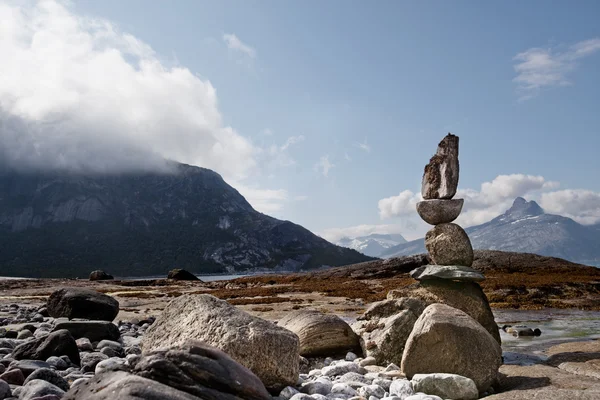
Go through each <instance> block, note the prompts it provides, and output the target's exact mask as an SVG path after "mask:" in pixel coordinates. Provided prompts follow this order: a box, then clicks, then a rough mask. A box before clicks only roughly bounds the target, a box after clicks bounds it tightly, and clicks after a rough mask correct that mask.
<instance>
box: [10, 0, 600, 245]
mask: <svg viewBox="0 0 600 400" xmlns="http://www.w3.org/2000/svg"><path fill="white" fill-rule="evenodd" d="M599 16H600V3H598V2H597V1H579V2H577V7H574V6H573V5H572V4H571V3H570V2H567V1H563V2H552V3H549V2H547V1H528V2H521V1H504V2H501V3H498V2H476V1H458V0H457V1H453V2H444V1H392V0H389V1H388V0H381V1H378V2H366V1H355V0H328V1H320V0H305V1H279V0H262V1H253V0H237V1H231V0H221V1H204V0H189V1H186V0H178V1H176V2H161V1H153V2H150V1H143V0H127V1H118V0H103V1H95V0H80V1H77V0H75V1H71V2H63V1H54V0H48V1H40V2H34V1H16V0H0V60H1V61H0V157H1V158H0V161H4V162H6V163H8V164H9V165H11V166H13V167H18V168H37V169H59V170H60V169H68V170H75V171H84V172H88V173H119V172H123V171H129V170H136V169H144V170H146V169H157V170H160V169H164V168H166V167H165V163H164V160H165V159H171V160H176V161H180V162H186V163H189V164H193V165H198V166H202V167H206V168H210V169H213V170H215V171H217V172H218V173H220V174H221V175H222V176H223V178H224V179H225V180H226V181H227V182H228V183H230V184H231V185H232V186H234V187H235V188H236V189H238V190H239V191H240V193H242V194H243V195H244V196H245V197H246V198H247V200H248V201H249V202H250V203H251V204H252V205H253V206H254V207H255V208H256V209H257V210H259V211H261V212H264V213H266V214H269V215H272V216H275V217H277V218H281V219H286V220H291V221H293V222H295V223H298V224H300V225H303V226H304V227H306V228H308V229H310V230H312V231H313V232H315V233H317V234H319V235H322V236H323V237H325V238H326V239H328V240H332V241H336V240H338V239H339V238H340V237H342V236H345V235H348V236H360V235H365V234H369V233H401V234H402V235H404V236H405V237H406V238H407V239H416V238H418V237H422V236H423V234H424V233H425V232H426V231H427V229H428V226H427V225H426V224H425V223H424V222H422V221H420V219H419V218H418V216H417V215H416V211H415V204H416V202H417V201H419V200H420V184H421V178H422V174H423V168H424V166H425V164H426V163H427V162H428V161H429V158H430V157H431V156H432V155H433V154H434V153H435V150H436V147H437V143H438V142H439V141H440V140H441V139H442V138H443V137H444V136H445V135H446V134H447V133H448V132H452V133H454V134H456V135H458V136H459V137H460V163H461V170H460V182H459V193H458V195H457V197H462V198H465V206H464V209H463V214H462V215H461V217H460V218H459V219H458V223H460V224H461V225H463V226H465V227H467V226H471V225H475V224H479V223H483V222H486V221H488V220H490V219H492V218H493V217H495V216H497V215H499V214H500V213H502V212H503V211H504V210H505V209H507V208H508V207H509V206H510V204H511V203H512V201H513V200H514V198H515V197H517V196H523V197H525V198H527V199H529V200H536V201H538V202H539V203H540V205H541V206H542V207H543V208H544V209H545V210H546V211H547V212H551V213H556V214H560V215H565V216H568V217H571V218H574V219H575V220H576V221H578V222H580V223H584V224H595V223H600V180H599V179H598V173H599V172H600V157H598V149H599V148H600V90H599V88H600V24H599V23H598V17H599Z"/></svg>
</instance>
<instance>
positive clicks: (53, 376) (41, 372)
mask: <svg viewBox="0 0 600 400" xmlns="http://www.w3.org/2000/svg"><path fill="white" fill-rule="evenodd" d="M34 379H41V380H43V381H46V382H50V383H51V384H53V385H54V386H56V387H58V388H59V389H62V390H64V391H65V392H66V391H67V390H69V388H70V387H69V383H68V382H67V381H66V380H65V379H64V378H63V377H62V376H60V375H59V374H58V373H56V372H55V371H53V370H51V369H48V368H40V369H37V370H35V371H33V372H32V373H31V375H29V376H28V377H27V379H25V385H27V383H29V382H31V381H32V380H34Z"/></svg>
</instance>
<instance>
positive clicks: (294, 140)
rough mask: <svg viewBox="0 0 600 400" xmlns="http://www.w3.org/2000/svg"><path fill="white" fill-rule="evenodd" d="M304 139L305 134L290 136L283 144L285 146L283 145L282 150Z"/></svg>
mask: <svg viewBox="0 0 600 400" xmlns="http://www.w3.org/2000/svg"><path fill="white" fill-rule="evenodd" d="M303 141H304V135H300V136H290V137H289V138H287V140H286V141H285V143H284V144H283V146H281V150H282V151H285V150H287V149H289V148H290V146H293V145H295V144H296V143H300V142H303Z"/></svg>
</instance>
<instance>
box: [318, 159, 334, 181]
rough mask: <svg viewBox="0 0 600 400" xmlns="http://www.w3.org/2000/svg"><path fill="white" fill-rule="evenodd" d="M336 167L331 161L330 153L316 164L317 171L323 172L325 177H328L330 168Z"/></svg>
mask: <svg viewBox="0 0 600 400" xmlns="http://www.w3.org/2000/svg"><path fill="white" fill-rule="evenodd" d="M334 167H335V164H332V163H331V162H330V161H329V155H325V156H322V157H321V159H320V160H319V161H318V162H317V163H316V164H315V171H317V172H319V173H321V174H322V175H323V176H324V177H327V176H328V175H329V170H330V169H332V168H334Z"/></svg>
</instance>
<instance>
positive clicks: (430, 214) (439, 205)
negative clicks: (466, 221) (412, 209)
mask: <svg viewBox="0 0 600 400" xmlns="http://www.w3.org/2000/svg"><path fill="white" fill-rule="evenodd" d="M463 203H464V200H463V199H450V200H443V199H433V200H423V201H420V202H418V203H417V212H418V213H419V216H420V217H421V218H422V219H423V221H425V222H427V223H428V224H430V225H439V224H447V223H449V222H452V221H454V220H455V219H456V218H458V216H459V215H460V212H461V210H462V207H463Z"/></svg>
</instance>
